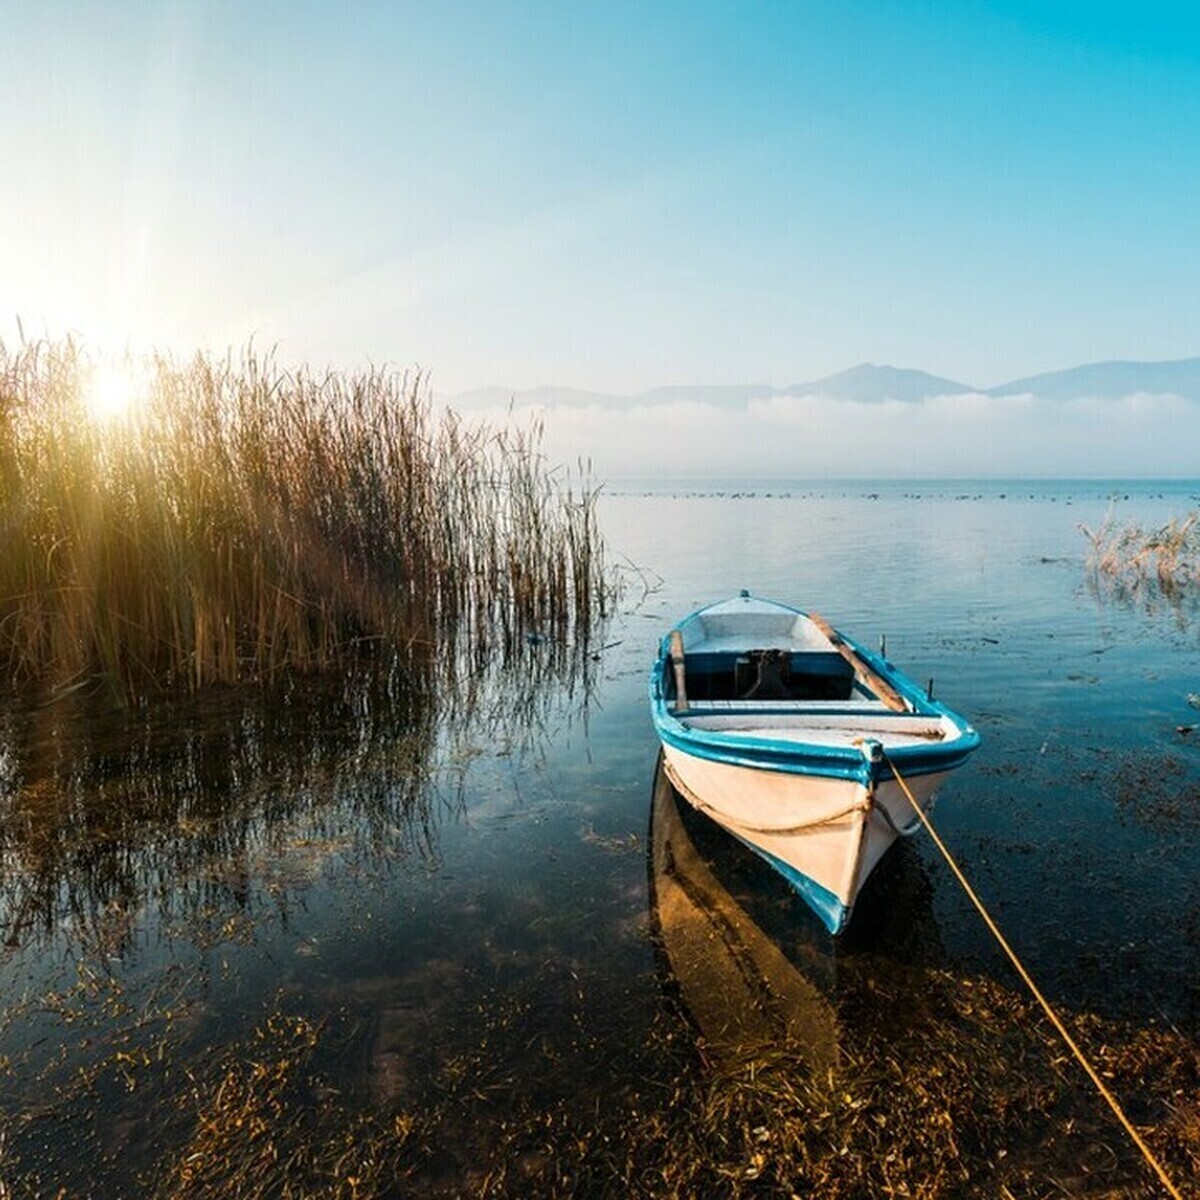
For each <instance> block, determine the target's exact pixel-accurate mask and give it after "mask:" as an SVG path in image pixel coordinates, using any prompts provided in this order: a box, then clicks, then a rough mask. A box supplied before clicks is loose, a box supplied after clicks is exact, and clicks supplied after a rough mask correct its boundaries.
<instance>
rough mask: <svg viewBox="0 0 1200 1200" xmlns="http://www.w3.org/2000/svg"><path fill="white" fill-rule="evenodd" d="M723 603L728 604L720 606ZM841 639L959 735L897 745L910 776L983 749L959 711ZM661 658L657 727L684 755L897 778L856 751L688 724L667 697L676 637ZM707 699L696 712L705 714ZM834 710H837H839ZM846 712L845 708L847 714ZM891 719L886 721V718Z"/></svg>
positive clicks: (655, 691)
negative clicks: (668, 671) (665, 684)
mask: <svg viewBox="0 0 1200 1200" xmlns="http://www.w3.org/2000/svg"><path fill="white" fill-rule="evenodd" d="M719 603H723V602H719ZM770 603H771V604H772V605H774V606H775V607H777V608H779V609H781V610H783V611H785V612H790V613H794V614H795V615H796V616H799V617H806V616H807V615H808V614H807V613H805V612H804V611H803V610H802V609H799V608H794V607H792V606H791V605H789V604H779V603H778V602H776V601H771V602H770ZM714 607H717V605H706V606H705V607H704V608H699V609H697V610H696V611H695V612H693V613H691V614H690V615H689V616H687V617H685V618H684V619H683V620H682V621H680V622H678V625H680V626H682V625H686V624H687V622H688V621H690V620H692V619H693V618H694V617H697V616H702V615H703V614H704V613H705V612H706V611H707V610H708V609H709V608H714ZM838 637H839V638H840V639H841V640H842V642H844V643H845V645H846V646H848V647H849V648H850V649H852V650H853V651H854V653H855V654H856V655H857V656H858V657H859V658H860V659H861V660H862V661H863V662H864V663H866V665H867V666H868V667H870V669H871V670H872V671H874V672H875V673H876V674H877V675H879V676H881V677H882V678H884V679H886V680H887V681H888V683H890V684H891V685H892V687H894V688H895V689H896V691H897V692H898V693H899V694H900V695H901V696H902V697H903V698H904V699H905V700H906V701H907V702H908V703H909V705H910V706H911V708H912V714H911V715H913V716H924V717H931V718H935V717H944V718H946V719H947V720H948V721H950V722H951V723H952V724H953V726H954V727H955V729H956V730H957V731H958V736H957V737H953V738H950V739H949V740H946V741H941V742H936V743H931V744H929V745H927V746H923V745H908V746H896V747H894V748H893V749H890V750H889V751H888V755H889V757H890V758H891V759H892V760H893V761H894V762H895V763H896V765H897V767H898V768H899V769H900V770H901V772H902V773H903V774H904V775H905V777H906V778H918V777H920V776H922V775H933V774H937V773H939V772H943V771H951V770H953V769H954V768H955V767H958V766H961V764H962V763H963V762H964V761H965V760H966V759H967V757H968V756H969V755H970V754H971V753H972V752H973V751H974V750H975V749H976V748H977V747H978V746H979V742H980V738H979V734H978V733H977V732H976V731H975V730H974V729H973V728H972V727H971V726H970V725H969V724H968V723H967V722H966V721H965V720H964V719H963V718H962V717H960V716H959V715H958V714H957V713H955V712H953V711H952V710H951V709H949V708H947V707H946V705H944V704H942V703H941V702H940V701H936V700H930V699H929V697H928V695H927V694H926V693H925V691H924V689H923V688H921V687H920V686H919V685H918V684H916V683H915V682H914V681H913V680H912V679H910V678H909V677H908V676H907V675H905V674H904V672H903V671H901V670H899V669H898V668H896V667H895V666H894V665H893V664H892V663H891V662H889V661H888V660H887V659H885V658H883V657H881V656H880V655H878V654H874V653H873V652H871V651H870V650H868V649H866V648H865V647H864V646H860V645H859V644H858V643H857V642H855V641H854V640H853V639H852V638H848V637H846V635H845V634H843V633H841V632H840V631H839V633H838ZM658 651H659V652H658V658H657V659H656V661H655V663H654V669H653V672H652V674H651V677H650V702H651V713H652V716H653V719H654V725H655V728H656V730H657V732H658V735H659V738H660V739H661V741H662V742H663V744H664V745H667V746H670V747H672V748H673V749H675V750H678V751H680V752H681V753H683V754H689V755H691V756H692V757H694V758H701V759H706V760H708V761H710V762H721V763H728V764H729V765H731V766H737V767H749V768H752V769H756V770H762V771H778V772H782V773H785V774H790V775H813V776H820V777H822V778H827V779H846V780H852V781H854V782H858V783H862V784H864V785H868V784H870V783H871V782H872V780H874V782H880V781H882V780H887V779H891V778H892V771H891V769H890V768H889V767H888V765H887V764H886V762H879V763H877V764H875V765H874V767H873V768H872V766H871V764H870V763H868V761H867V760H866V758H865V757H864V755H863V754H862V753H861V752H860V751H859V750H858V749H857V748H855V747H848V746H840V747H839V746H817V745H813V744H811V743H809V744H799V745H798V744H796V743H788V742H784V741H780V740H779V739H774V738H771V739H768V738H756V737H753V736H746V735H743V734H739V733H728V732H721V731H718V730H700V729H695V728H692V727H690V726H687V725H685V724H684V723H683V722H682V721H680V720H679V719H678V718H677V717H676V716H675V715H674V713H673V712H672V711H671V709H670V707H669V706H668V703H667V699H666V697H665V695H664V694H663V680H664V678H665V672H666V667H667V664H668V663H669V661H670V635H669V634H668V635H666V636H664V637H663V638H662V639H661V641H660V642H659V648H658ZM703 707H704V704H703V701H700V702H698V703H697V705H696V710H698V711H703ZM832 711H837V710H836V708H834V709H833V710H832ZM843 711H844V710H843ZM883 719H885V720H886V717H885V718H883Z"/></svg>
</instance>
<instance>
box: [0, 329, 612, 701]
mask: <svg viewBox="0 0 1200 1200" xmlns="http://www.w3.org/2000/svg"><path fill="white" fill-rule="evenodd" d="M594 502H595V492H594V490H591V489H590V488H588V487H587V486H586V485H585V486H583V487H582V490H579V491H573V490H572V489H571V488H570V486H569V485H566V484H565V483H564V481H562V480H561V479H560V477H559V475H558V474H557V473H556V472H555V471H552V470H550V469H549V467H548V466H547V464H546V463H545V460H544V459H543V457H542V456H541V454H540V453H539V431H538V429H537V428H536V427H535V428H533V429H531V430H528V431H526V432H514V431H512V430H496V429H491V428H487V427H483V426H479V427H475V426H472V427H468V426H467V425H465V424H463V423H462V422H461V421H460V420H459V419H458V417H457V416H456V415H455V414H453V413H451V412H445V413H441V414H439V413H437V412H435V411H434V409H433V407H432V404H431V401H430V399H429V396H428V393H427V390H426V388H425V386H424V383H423V380H422V379H421V377H420V376H417V375H404V374H398V373H396V372H394V371H390V370H384V369H371V370H366V371H362V372H359V373H355V374H340V373H336V372H332V371H330V372H326V373H324V374H318V373H313V372H311V371H309V370H307V369H304V368H301V369H298V370H295V371H285V370H283V369H281V368H280V367H278V366H277V365H276V363H275V361H274V360H273V358H272V357H271V356H269V355H268V356H265V357H263V356H260V355H258V354H256V353H255V352H254V350H253V349H252V348H247V349H246V350H245V351H244V352H243V354H242V356H241V358H240V359H239V360H236V361H235V360H234V359H233V358H227V359H225V360H222V361H214V360H212V359H209V358H206V357H203V356H199V355H198V356H197V357H195V358H194V359H193V360H192V361H191V362H189V363H187V364H184V365H180V364H178V363H176V362H174V361H172V360H171V359H169V358H165V357H161V356H160V357H157V358H154V359H153V360H150V361H148V362H147V363H145V364H134V363H132V362H130V363H126V364H125V366H124V367H122V368H113V367H111V366H106V365H105V364H102V363H99V362H97V361H95V360H94V359H92V358H90V357H89V355H88V354H87V352H86V351H85V350H83V349H81V348H79V347H77V346H76V345H75V344H74V343H73V342H71V341H69V340H68V341H66V342H36V343H28V344H25V345H23V346H21V347H20V348H19V349H17V350H15V351H10V350H7V349H5V348H4V347H3V346H0V671H3V672H4V673H5V674H7V675H8V677H9V678H10V679H11V680H12V681H14V682H15V683H18V684H28V683H32V682H43V683H47V684H49V685H51V686H52V687H54V688H57V689H58V690H59V691H61V690H62V689H64V688H66V687H71V686H76V685H79V684H82V683H86V682H90V681H93V680H96V679H101V680H104V681H106V682H107V683H109V684H110V685H111V686H112V687H113V688H114V690H116V691H119V692H121V693H123V694H125V695H136V694H138V693H140V692H143V691H145V690H146V689H147V688H150V687H161V686H164V685H165V686H168V687H189V688H197V687H202V686H204V685H207V684H209V683H213V682H222V683H227V682H240V681H247V680H255V681H258V680H265V679H270V678H273V677H276V676H278V675H279V674H280V673H281V672H283V671H286V670H305V671H307V670H313V669H321V668H327V667H330V666H333V665H337V664H339V663H344V662H346V661H347V660H348V659H349V658H350V657H357V656H360V655H361V654H362V653H363V652H364V651H371V652H377V651H380V650H384V651H395V652H398V653H399V654H400V655H401V656H404V657H408V658H413V657H422V656H424V657H427V658H433V657H441V658H445V657H446V656H447V651H450V652H452V654H451V656H453V654H455V653H456V654H459V655H461V654H463V653H466V654H468V655H469V656H470V657H471V658H472V659H474V660H475V661H482V660H484V659H486V658H488V657H490V656H492V655H494V654H495V653H501V654H509V653H511V651H512V649H513V648H514V647H515V646H516V645H518V644H519V643H520V642H521V641H522V640H523V639H524V638H525V637H526V636H537V637H539V638H541V637H546V638H549V639H552V640H554V641H556V642H558V643H562V642H563V641H565V640H567V639H569V638H572V637H582V636H585V635H586V631H587V628H588V626H589V623H590V622H591V621H592V620H593V619H594V618H595V617H596V616H597V615H599V614H601V613H602V612H603V610H604V608H605V605H606V596H607V593H606V587H607V584H606V576H605V568H604V563H603V556H602V551H601V544H600V538H599V535H598V531H597V526H596V521H595V513H594Z"/></svg>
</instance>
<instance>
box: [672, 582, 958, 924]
mask: <svg viewBox="0 0 1200 1200" xmlns="http://www.w3.org/2000/svg"><path fill="white" fill-rule="evenodd" d="M650 702H651V711H652V713H653V717H654V724H655V728H656V730H657V732H658V735H659V738H660V739H661V741H662V745H663V763H664V769H665V770H666V772H667V774H668V776H669V777H670V779H671V782H672V783H673V784H674V785H675V787H676V788H677V789H678V791H679V792H680V793H681V794H682V795H683V796H684V797H685V798H686V799H687V800H688V801H689V802H690V803H692V804H693V805H695V807H696V808H698V809H700V810H701V811H702V812H705V813H707V814H708V816H710V817H711V818H712V819H713V820H714V821H716V822H717V823H718V824H720V825H722V826H723V827H724V828H725V829H727V830H728V831H729V832H730V833H732V834H733V835H734V836H735V837H737V838H740V839H741V840H742V841H743V842H745V843H746V845H747V846H749V847H750V848H751V849H752V850H754V851H755V852H756V853H758V854H760V855H762V857H763V858H765V859H766V860H767V861H768V862H769V863H770V864H771V865H772V866H773V867H775V869H776V870H778V871H779V872H780V873H781V874H782V875H783V876H784V877H785V878H786V879H787V880H788V882H789V883H791V885H792V886H793V887H794V888H795V890H796V891H797V892H798V893H799V894H800V895H801V896H802V897H803V898H804V900H805V901H806V902H807V903H808V905H809V906H810V907H811V908H812V909H813V911H814V912H815V913H816V914H817V916H818V917H819V918H820V919H821V921H822V922H823V923H824V925H825V927H826V928H827V929H828V930H829V931H830V933H839V932H840V931H841V930H842V929H843V928H844V927H845V924H846V922H847V921H848V920H849V919H850V914H851V912H852V911H853V908H854V901H855V898H856V897H857V895H858V892H859V889H860V888H861V887H862V886H863V884H864V883H865V882H866V880H867V878H868V876H869V875H870V874H871V871H872V870H873V869H874V867H875V865H876V864H877V863H878V862H879V860H880V859H881V858H882V857H883V855H884V853H885V852H886V851H887V849H888V847H890V846H891V845H892V843H893V842H894V841H895V840H896V838H897V837H899V836H907V835H909V834H911V833H914V832H915V831H916V830H917V829H918V828H919V827H920V821H919V819H918V817H917V815H916V813H915V812H914V811H913V808H912V804H911V803H910V801H909V800H908V798H907V797H906V796H905V795H904V793H903V791H902V790H901V789H900V786H899V785H898V784H897V782H896V773H899V774H900V775H901V776H902V778H903V779H904V780H905V782H906V783H907V784H908V787H909V789H910V790H911V792H912V794H913V796H914V797H915V799H916V801H917V803H918V804H920V805H921V807H922V808H923V809H925V808H928V806H929V805H930V804H931V803H932V801H933V798H934V795H935V794H936V792H937V790H938V788H939V786H940V785H941V783H942V781H943V780H944V779H945V778H946V776H947V774H948V773H949V772H950V771H952V770H953V769H954V768H955V767H957V766H959V765H960V764H961V763H962V762H964V761H965V760H966V758H967V757H968V756H969V755H970V753H971V752H972V751H973V750H974V749H975V748H976V747H977V746H978V745H979V735H978V734H977V733H976V732H975V730H974V729H972V728H971V726H970V725H969V724H968V723H967V721H965V720H964V719H963V718H962V717H960V716H958V715H957V714H955V713H953V712H951V711H950V709H949V708H947V707H946V706H945V705H944V704H941V703H940V702H938V701H935V700H933V699H932V698H931V697H930V696H929V695H927V694H926V692H925V691H924V689H922V688H920V687H918V686H917V685H916V684H915V683H914V682H913V681H912V680H911V679H909V678H908V677H907V676H905V675H904V674H903V673H902V672H901V671H899V670H898V669H897V668H895V667H894V666H893V665H892V664H891V663H890V662H889V661H888V660H887V659H886V658H884V657H883V656H882V655H875V654H872V653H870V652H869V651H867V650H865V649H863V648H862V647H861V646H859V645H857V644H856V643H855V642H852V641H851V640H850V639H849V638H846V637H844V636H843V635H841V634H840V633H838V632H836V631H835V630H833V629H832V628H830V626H829V625H828V624H827V623H826V622H825V621H824V620H823V619H822V618H821V617H819V616H817V615H816V614H810V613H804V612H801V611H800V610H799V609H796V608H791V607H790V606H788V605H785V604H778V603H776V602H774V601H771V600H762V599H759V598H758V597H755V596H751V595H749V594H748V593H745V592H743V593H742V595H740V596H737V597H735V598H734V599H732V600H725V601H722V602H720V603H718V604H712V605H709V606H708V607H707V608H702V609H700V610H699V611H698V612H695V613H693V614H692V615H691V616H689V617H688V618H686V619H685V620H683V621H681V622H680V623H679V624H678V625H677V626H676V627H675V628H674V629H673V630H671V631H670V633H668V634H667V635H666V636H665V637H664V638H663V639H662V642H661V644H660V646H659V653H658V657H657V659H656V660H655V663H654V669H653V671H652V673H651V677H650Z"/></svg>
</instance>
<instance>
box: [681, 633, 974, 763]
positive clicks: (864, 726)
mask: <svg viewBox="0 0 1200 1200" xmlns="http://www.w3.org/2000/svg"><path fill="white" fill-rule="evenodd" d="M684 681H685V682H684V687H685V692H686V696H687V708H686V710H685V711H684V712H677V714H676V715H677V716H678V717H679V719H680V720H682V721H683V723H684V725H686V726H687V727H688V728H690V729H697V730H708V731H710V732H714V733H717V732H741V733H744V734H748V733H753V734H754V735H755V736H758V737H763V738H768V739H769V738H784V739H792V738H794V737H795V736H796V735H797V733H800V732H803V735H804V740H806V741H808V742H812V743H815V744H827V745H843V744H846V745H850V744H857V742H858V741H861V740H862V738H864V737H875V738H878V739H880V740H882V741H884V742H886V743H887V744H888V745H889V746H898V745H906V744H914V743H919V742H929V741H942V740H945V739H946V738H948V737H951V736H953V728H952V726H951V724H950V723H949V722H948V721H947V720H946V719H945V718H943V717H942V716H940V715H937V714H919V713H916V712H912V711H904V712H897V711H895V710H894V709H892V708H889V707H888V705H886V704H884V703H883V702H882V701H881V700H880V699H879V698H878V697H877V696H876V695H875V693H874V692H872V691H871V689H870V688H869V687H868V685H867V684H866V683H865V682H864V681H863V680H861V679H859V678H858V676H857V675H856V674H855V671H854V667H853V665H852V664H851V663H850V662H848V661H847V660H846V659H845V658H844V657H842V655H840V654H838V653H837V652H836V651H834V650H781V649H775V648H771V649H764V650H741V651H731V650H701V651H695V652H692V653H690V654H687V655H686V656H685V659H684ZM663 685H664V694H665V698H666V700H667V702H668V703H669V704H672V705H673V706H674V704H675V701H676V698H677V691H676V675H675V670H674V664H673V663H672V661H671V659H670V658H669V657H668V658H667V659H665V660H664V676H663Z"/></svg>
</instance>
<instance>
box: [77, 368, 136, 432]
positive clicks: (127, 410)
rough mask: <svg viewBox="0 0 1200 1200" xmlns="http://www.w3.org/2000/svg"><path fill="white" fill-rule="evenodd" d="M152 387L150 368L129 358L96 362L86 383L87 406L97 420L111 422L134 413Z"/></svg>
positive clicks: (84, 391) (84, 386)
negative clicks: (147, 371)
mask: <svg viewBox="0 0 1200 1200" xmlns="http://www.w3.org/2000/svg"><path fill="white" fill-rule="evenodd" d="M149 391H150V381H149V379H148V377H147V375H146V372H145V371H144V370H143V369H141V368H139V367H138V366H137V365H136V364H134V363H133V362H131V361H130V360H129V359H123V360H114V359H105V360H102V361H101V362H98V363H96V365H95V366H94V367H93V368H92V370H91V372H90V373H89V375H88V376H87V377H86V379H85V380H84V383H83V393H82V399H83V406H84V409H85V411H86V412H87V414H88V416H89V417H91V418H92V420H93V421H97V422H100V423H108V422H111V421H119V420H122V419H124V418H126V417H129V416H130V415H132V414H133V413H134V412H135V411H136V410H137V409H138V408H139V407H141V405H142V404H144V403H145V401H146V397H147V395H148V394H149Z"/></svg>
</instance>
